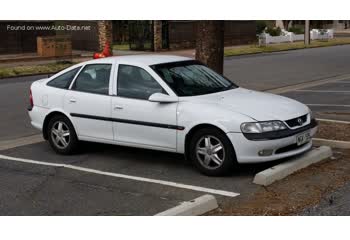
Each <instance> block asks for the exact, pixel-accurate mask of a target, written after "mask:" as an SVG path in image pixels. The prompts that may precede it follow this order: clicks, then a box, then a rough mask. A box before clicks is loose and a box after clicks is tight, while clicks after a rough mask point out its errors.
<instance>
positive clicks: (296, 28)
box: [288, 27, 304, 34]
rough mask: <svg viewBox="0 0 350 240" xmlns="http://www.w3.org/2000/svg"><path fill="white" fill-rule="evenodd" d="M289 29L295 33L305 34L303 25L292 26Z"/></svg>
mask: <svg viewBox="0 0 350 240" xmlns="http://www.w3.org/2000/svg"><path fill="white" fill-rule="evenodd" d="M288 31H289V32H292V33H294V34H304V28H301V27H290V28H289V29H288Z"/></svg>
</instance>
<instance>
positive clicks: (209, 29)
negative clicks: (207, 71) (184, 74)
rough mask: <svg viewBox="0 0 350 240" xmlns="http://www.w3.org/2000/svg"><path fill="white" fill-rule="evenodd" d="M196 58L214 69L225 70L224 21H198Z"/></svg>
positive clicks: (219, 71)
mask: <svg viewBox="0 0 350 240" xmlns="http://www.w3.org/2000/svg"><path fill="white" fill-rule="evenodd" d="M196 31H197V34H196V59H197V60H199V61H201V62H202V63H204V64H206V65H207V66H208V67H210V68H211V69H213V70H214V71H216V72H218V73H220V74H222V73H223V70H224V21H198V22H197V30H196Z"/></svg>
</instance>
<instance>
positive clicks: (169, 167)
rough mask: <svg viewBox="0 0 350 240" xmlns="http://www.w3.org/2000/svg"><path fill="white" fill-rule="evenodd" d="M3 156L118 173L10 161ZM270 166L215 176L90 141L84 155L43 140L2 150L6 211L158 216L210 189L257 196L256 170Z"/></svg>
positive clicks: (0, 200) (2, 209) (167, 157)
mask: <svg viewBox="0 0 350 240" xmlns="http://www.w3.org/2000/svg"><path fill="white" fill-rule="evenodd" d="M2 155H5V156H11V157H15V158H20V159H23V158H24V159H25V160H35V161H38V162H39V163H43V164H50V163H63V164H69V165H73V166H78V167H83V168H88V169H93V170H98V171H106V172H109V173H114V174H118V176H117V177H115V176H106V175H103V174H99V173H89V172H84V171H79V170H72V169H67V168H62V167H53V166H46V165H40V164H38V163H26V162H17V161H10V160H7V159H6V158H4V157H3V156H2ZM270 166H271V164H254V165H250V166H241V167H240V168H239V169H237V170H236V171H235V172H233V173H232V175H231V176H226V177H215V178H214V177H206V176H203V175H201V174H199V173H198V172H197V171H196V169H194V167H192V166H191V165H190V164H189V163H188V162H186V160H185V159H184V158H183V156H182V155H178V154H169V153H164V152H158V151H150V150H143V149H133V148H128V147H119V146H111V145H102V144H91V143H84V144H83V145H82V147H81V150H80V153H78V154H76V155H72V156H60V155H57V154H55V153H54V152H53V151H52V150H51V148H50V147H49V145H48V144H47V143H46V142H42V143H37V144H32V145H27V146H22V147H18V148H13V149H9V150H4V151H0V172H1V174H0V182H1V184H0V191H1V192H2V193H3V194H1V196H0V215H153V214H156V213H158V212H161V211H164V210H166V209H168V208H171V207H174V206H177V205H178V204H180V203H181V202H183V201H189V200H192V199H194V198H197V197H199V196H201V195H203V194H206V193H209V194H214V195H215V196H216V197H217V199H218V201H219V202H220V201H227V200H229V198H233V197H236V195H238V194H243V195H246V194H252V193H254V192H255V191H256V190H258V188H259V187H258V186H257V185H254V184H253V183H252V180H253V177H254V175H255V173H256V172H259V171H261V170H263V169H266V168H268V167H270ZM119 175H122V176H121V177H120V176H119ZM134 177H136V178H142V179H134ZM148 180H152V181H153V182H147V181H148ZM169 183H170V184H174V185H173V186H171V185H170V186H169V185H168V184H169ZM176 184H182V185H178V186H175V185H176ZM199 188H200V189H199ZM237 197H239V196H237Z"/></svg>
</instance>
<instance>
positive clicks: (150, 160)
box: [77, 142, 288, 177]
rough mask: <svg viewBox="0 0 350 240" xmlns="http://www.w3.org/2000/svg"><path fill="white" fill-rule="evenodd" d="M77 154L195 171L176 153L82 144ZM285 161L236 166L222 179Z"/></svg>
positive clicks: (190, 164) (188, 162)
mask: <svg viewBox="0 0 350 240" xmlns="http://www.w3.org/2000/svg"><path fill="white" fill-rule="evenodd" d="M77 154H78V155H80V154H84V155H85V154H90V155H91V154H93V155H99V154H102V155H104V156H108V157H109V158H113V159H116V158H118V161H128V163H129V164H130V165H132V164H145V165H147V166H148V167H149V168H151V167H152V165H153V166H164V167H166V168H178V169H179V168H180V169H181V168H182V169H184V168H190V169H191V168H192V170H193V171H196V169H195V167H194V166H192V163H191V162H190V161H189V160H187V159H185V157H184V155H183V154H178V153H171V152H163V151H157V150H149V149H142V148H133V147H126V146H117V145H108V144H100V143H90V142H82V143H81V146H80V148H79V152H78V153H77ZM287 160H288V158H287V159H282V160H275V161H271V162H265V163H250V164H237V166H236V167H235V168H234V169H233V171H232V172H231V173H230V174H228V175H227V176H224V177H230V176H242V177H244V176H252V175H255V174H256V173H258V172H260V171H263V170H265V169H267V168H270V167H273V166H275V165H277V164H279V163H281V162H284V161H287Z"/></svg>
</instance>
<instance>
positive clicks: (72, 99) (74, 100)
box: [69, 98, 77, 103]
mask: <svg viewBox="0 0 350 240" xmlns="http://www.w3.org/2000/svg"><path fill="white" fill-rule="evenodd" d="M69 102H71V103H75V102H77V100H76V99H74V98H71V99H69Z"/></svg>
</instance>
